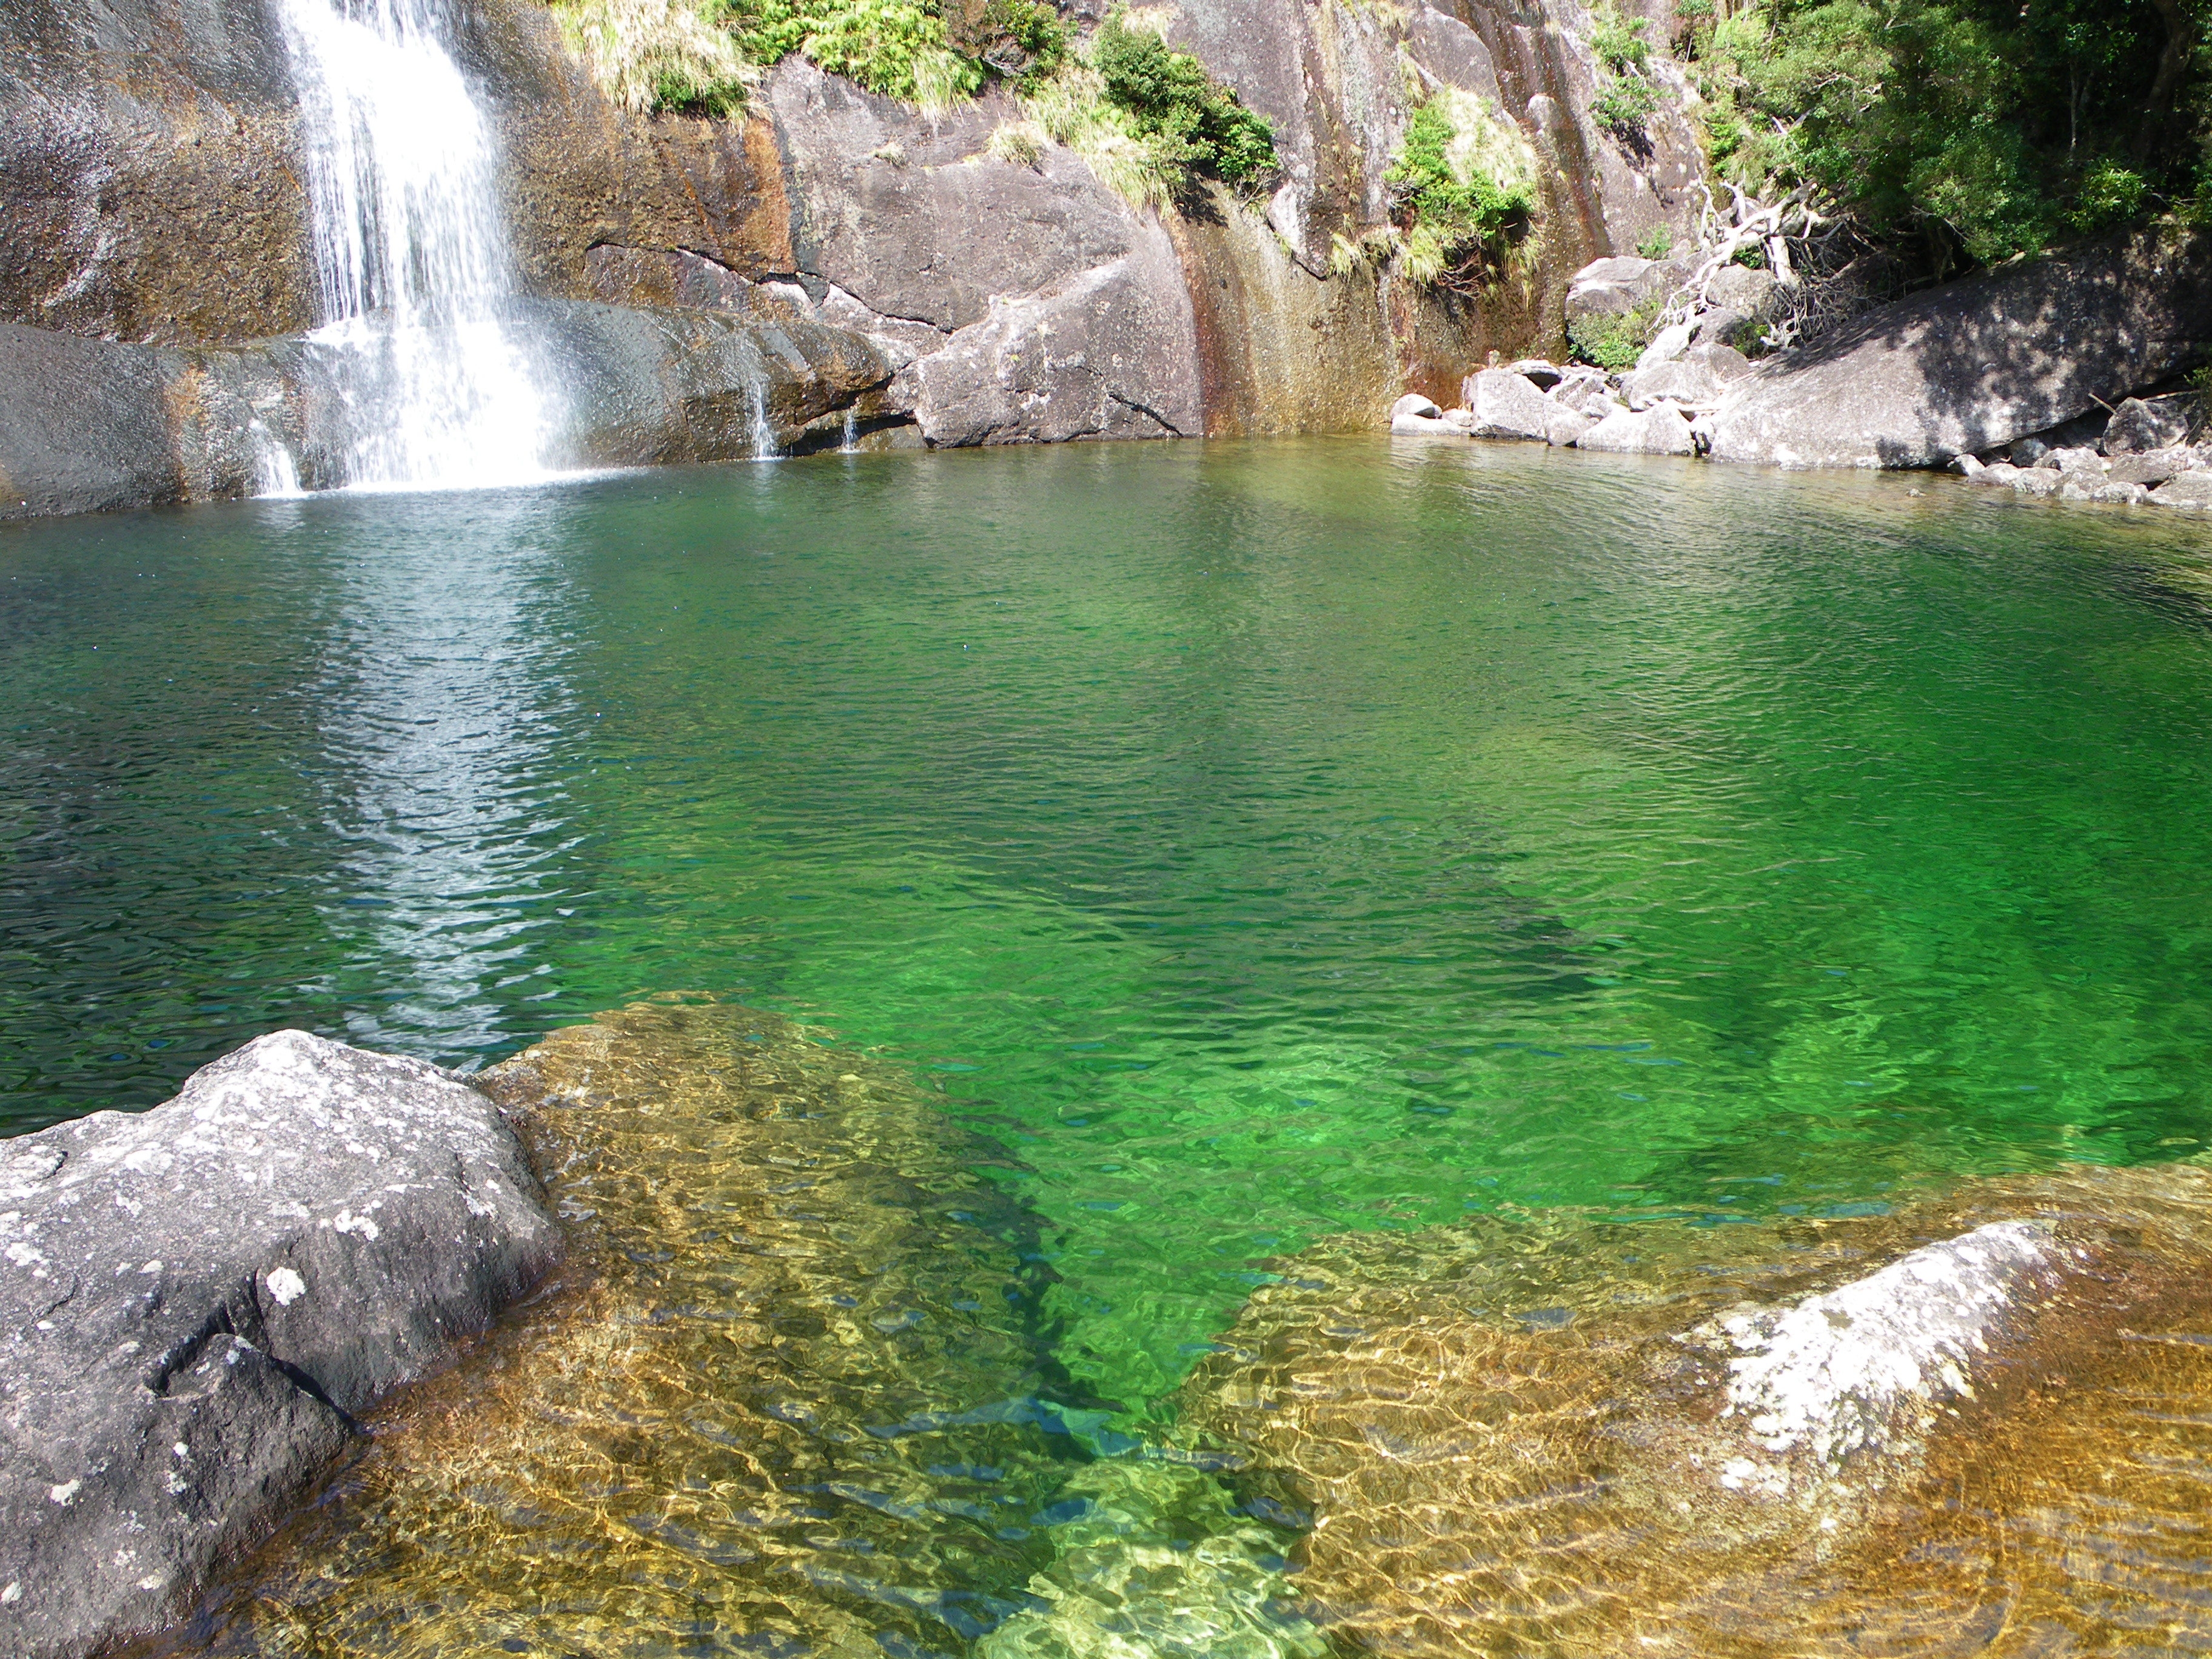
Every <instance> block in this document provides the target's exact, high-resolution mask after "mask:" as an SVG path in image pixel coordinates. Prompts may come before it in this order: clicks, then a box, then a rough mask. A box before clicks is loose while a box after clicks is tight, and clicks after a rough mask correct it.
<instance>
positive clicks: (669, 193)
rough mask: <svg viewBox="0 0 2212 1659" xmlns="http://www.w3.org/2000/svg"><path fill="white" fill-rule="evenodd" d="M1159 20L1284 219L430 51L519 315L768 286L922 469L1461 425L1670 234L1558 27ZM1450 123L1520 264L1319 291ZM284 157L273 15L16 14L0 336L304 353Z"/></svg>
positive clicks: (1358, 16) (1085, 170)
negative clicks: (13, 330) (1433, 130)
mask: <svg viewBox="0 0 2212 1659" xmlns="http://www.w3.org/2000/svg"><path fill="white" fill-rule="evenodd" d="M1169 11H1170V13H1171V15H1170V18H1169V20H1168V21H1167V23H1166V32H1167V34H1168V38H1169V40H1170V43H1171V44H1173V45H1175V46H1178V47H1181V48H1183V49H1187V50H1189V51H1192V52H1195V53H1197V54H1198V55H1199V56H1200V58H1203V59H1204V60H1205V61H1206V64H1208V66H1209V68H1210V69H1211V70H1212V72H1213V73H1214V74H1215V75H1216V76H1218V77H1219V78H1221V79H1222V80H1223V81H1225V82H1227V83H1229V84H1230V85H1231V86H1232V87H1234V88H1235V89H1236V90H1237V93H1238V94H1239V95H1240V96H1241V97H1242V98H1243V100H1244V101H1245V102H1246V103H1247V104H1248V105H1249V106H1251V107H1253V108H1255V109H1256V110H1258V111H1259V112H1261V113H1262V114H1263V115H1265V116H1266V117H1267V118H1268V119H1269V120H1270V121H1271V122H1272V123H1273V125H1274V128H1275V132H1276V144H1277V149H1278V152H1279V155H1280V156H1281V157H1282V160H1283V164H1284V167H1283V173H1282V176H1281V179H1280V182H1279V188H1277V189H1276V190H1275V191H1274V193H1273V196H1272V197H1269V198H1267V199H1265V200H1262V201H1255V202H1249V203H1248V202H1241V201H1239V200H1237V199H1236V198H1234V197H1232V196H1231V195H1230V194H1229V193H1228V192H1226V191H1222V190H1220V189H1218V188H1214V189H1212V190H1210V191H1208V192H1207V193H1206V195H1205V196H1204V197H1202V198H1200V199H1199V200H1197V201H1194V202H1193V203H1190V204H1186V206H1185V207H1184V208H1183V209H1182V210H1180V211H1175V212H1170V213H1167V214H1165V215H1160V214H1156V213H1153V212H1151V211H1149V210H1147V211H1141V212H1140V211H1138V210H1132V209H1131V208H1130V207H1128V206H1127V204H1124V203H1123V202H1121V200H1120V199H1119V198H1117V197H1115V196H1114V195H1113V194H1111V193H1110V192H1109V191H1108V190H1107V189H1106V188H1105V187H1104V186H1103V185H1101V184H1100V182H1099V181H1098V180H1097V179H1096V178H1095V177H1093V176H1092V174H1091V171H1090V169H1089V167H1087V166H1086V165H1085V163H1084V162H1083V161H1082V160H1081V159H1080V158H1079V157H1078V156H1077V155H1074V154H1073V153H1072V152H1069V151H1066V150H1064V149H1059V148H1057V147H1049V148H1048V149H1047V150H1046V152H1045V153H1044V155H1042V157H1041V158H1040V159H1039V160H1038V161H1037V162H1036V164H1035V165H1034V166H1030V167H1021V166H1017V165H1013V164H1010V163H1008V162H1006V161H1000V160H997V159H994V158H993V157H991V156H989V155H987V154H986V153H985V146H986V143H987V139H988V137H989V135H990V134H991V132H992V131H993V130H994V127H995V126H996V125H998V124H999V123H1000V122H1001V121H1005V120H1008V119H1014V118H1018V117H1019V111H1018V109H1017V108H1016V107H1015V106H1014V105H1013V103H1012V100H1010V99H1009V98H1007V97H1006V94H1003V93H1000V92H994V93H992V94H988V95H987V96H986V97H984V98H983V99H981V100H978V101H977V102H976V103H975V104H974V105H972V106H968V107H966V108H963V109H961V110H957V111H955V112H953V113H952V114H951V115H950V116H947V117H945V118H942V119H940V120H938V121H936V122H930V121H926V120H924V119H923V118H921V117H919V116H917V115H915V113H914V112H912V111H910V110H908V109H906V108H904V107H903V106H899V105H896V104H895V103H892V102H891V101H890V100H884V99H880V98H877V97H874V96H872V95H870V94H866V93H864V92H861V91H860V90H859V89H858V88H854V86H852V85H851V84H850V83H849V82H844V81H842V80H840V79H837V78H836V77H832V76H825V75H823V74H822V73H821V72H820V71H819V70H816V69H815V68H813V66H811V64H805V63H804V62H803V61H799V60H796V59H794V60H792V61H790V62H787V63H786V64H783V65H781V67H779V68H778V69H777V70H775V72H774V73H773V74H772V75H771V76H769V79H768V81H767V82H766V84H765V85H764V87H763V88H762V92H761V94H760V96H759V97H758V99H757V100H756V111H755V112H754V113H753V114H752V115H751V116H750V118H747V119H744V120H743V121H738V120H726V119H715V118H691V117H683V116H675V115H665V114H664V115H656V116H652V117H636V116H632V115H628V114H625V113H623V112H620V111H618V110H617V109H616V108H615V107H614V106H611V104H610V103H609V102H608V101H607V100H605V98H604V97H602V96H601V95H600V94H599V91H598V89H597V88H595V87H594V86H593V85H592V82H590V80H589V79H588V77H587V76H586V75H585V73H584V72H583V70H581V68H580V66H579V65H578V64H576V63H575V62H574V59H573V58H571V57H570V56H569V55H568V52H567V51H566V50H565V48H564V47H563V46H562V42H561V40H560V38H559V35H558V33H557V31H556V27H555V26H554V24H553V22H552V21H551V19H550V16H549V15H547V14H546V13H545V12H544V10H543V9H542V8H541V7H540V6H539V5H538V4H537V3H535V0H457V3H456V5H455V9H454V15H453V25H454V38H453V40H452V41H451V42H450V45H451V47H452V50H453V53H454V56H455V57H456V58H457V59H458V60H459V62H460V64H461V65H462V67H463V69H464V70H465V72H466V73H467V74H468V75H469V76H471V79H472V80H474V81H475V82H476V83H477V86H478V87H479V88H481V89H482V91H483V94H484V96H485V98H486V100H487V101H488V102H489V105H490V106H491V108H492V111H493V113H494V118H495V125H496V126H497V129H498V134H499V139H500V144H501V152H502V165H503V167H504V170H505V175H506V197H507V205H508V210H509V214H510V218H511V223H510V227H509V234H510V240H511V242H512V245H513V249H514V254H515V258H516V260H517V262H518V264H519V265H520V273H521V279H522V283H523V286H524V287H525V289H526V290H528V291H529V292H532V293H534V294H535V295H538V296H541V297H544V298H547V299H554V300H569V301H599V302H609V303H613V304H616V305H618V306H639V305H643V306H653V307H669V306H677V307H693V308H702V309H708V310H724V311H734V312H737V313H740V314H743V313H745V312H746V311H747V310H748V309H749V308H750V307H754V305H755V302H756V301H757V298H758V297H759V295H760V293H761V290H759V289H757V287H756V286H755V285H757V284H761V283H770V284H774V287H773V288H772V289H769V290H768V291H769V292H770V293H772V294H773V295H775V298H776V301H777V303H778V304H779V305H781V306H784V307H791V308H793V310H794V311H795V312H796V313H799V315H800V317H801V319H802V320H803V321H805V323H807V324H808V325H818V326H821V327H827V328H833V329H843V330H847V331H852V332H854V333H856V334H859V335H860V336H863V337H865V338H866V342H867V343H868V346H869V347H870V348H871V349H874V350H877V351H878V352H880V353H881V354H882V356H883V357H884V361H885V363H886V365H887V366H888V368H892V369H896V370H897V371H898V374H897V377H896V380H892V381H891V382H890V384H889V386H879V387H873V388H870V389H868V390H867V391H866V393H865V394H863V393H860V392H853V391H851V390H849V389H848V391H846V392H842V393H840V394H839V395H840V396H842V397H846V398H850V397H854V396H861V395H865V396H866V399H867V402H866V409H865V410H864V411H863V412H864V413H865V415H866V417H867V424H869V425H870V426H872V427H875V428H883V427H885V426H896V425H899V424H902V423H904V424H907V425H909V426H910V427H911V428H912V430H913V432H914V433H915V434H916V435H919V437H920V438H921V439H922V440H924V441H928V442H930V443H933V444H960V443H975V442H1006V441H1056V440H1060V439H1066V438H1074V437H1104V436H1157V435H1170V434H1197V433H1244V432H1264V431H1282V430H1297V429H1307V430H1312V429H1331V428H1350V427H1358V426H1364V425H1367V424H1370V423H1371V422H1374V420H1375V419H1376V412H1377V411H1378V410H1382V409H1383V408H1386V407H1387V406H1388V404H1389V402H1390V401H1391V399H1392V398H1394V397H1395V396H1396V395H1397V394H1398V393H1399V392H1401V391H1404V390H1406V389H1408V388H1412V389H1416V390H1422V391H1425V392H1430V393H1431V395H1434V396H1437V397H1439V398H1447V400H1449V394H1451V393H1453V392H1455V390H1456V388H1457V386H1458V382H1459V380H1460V378H1461V377H1462V375H1463V374H1465V373H1466V372H1467V371H1468V369H1469V368H1471V367H1473V366H1475V365H1477V364H1479V363H1480V362H1483V361H1484V360H1485V359H1486V357H1487V356H1488V354H1489V353H1491V352H1492V351H1496V352H1498V353H1500V354H1501V355H1504V356H1519V355H1522V354H1524V353H1528V352H1534V351H1542V350H1546V349H1551V348H1553V347H1555V346H1556V345H1557V343H1558V341H1557V329H1558V320H1557V319H1559V314H1560V310H1559V298H1560V295H1561V294H1562V292H1563V291H1564V289H1565V283H1566V278H1567V276H1569V275H1570V274H1571V272H1572V271H1574V270H1576V269H1577V268H1578V267H1579V266H1580V265H1582V264H1584V263H1586V262H1587V261H1588V260H1589V258H1594V257H1596V256H1597V255H1601V254H1603V253H1606V252H1613V251H1616V250H1619V249H1623V248H1626V247H1627V246H1632V244H1633V243H1634V242H1635V241H1636V240H1638V239H1639V238H1640V237H1642V236H1643V235H1644V234H1648V233H1649V232H1650V229H1651V228H1653V227H1655V226H1656V225H1659V224H1662V223H1666V222H1670V221H1673V222H1680V220H1681V219H1682V218H1683V216H1685V214H1686V199H1685V197H1686V187H1687V186H1688V185H1690V184H1691V183H1692V180H1693V179H1694V178H1695V177H1696V174H1697V167H1698V161H1697V149H1696V146H1695V143H1694V141H1693V139H1692V135H1691V132H1690V131H1689V128H1688V126H1687V124H1686V122H1685V121H1684V119H1683V118H1681V116H1680V113H1679V112H1677V111H1675V110H1674V109H1672V108H1671V107H1670V108H1668V109H1667V110H1663V111H1662V112H1661V114H1660V115H1659V116H1658V117H1656V118H1655V119H1654V120H1653V122H1652V123H1651V124H1650V138H1649V142H1648V143H1645V144H1644V145H1642V146H1640V147H1639V150H1640V153H1638V151H1632V150H1631V149H1628V148H1626V147H1625V146H1624V145H1623V144H1621V143H1619V142H1618V141H1616V140H1614V139H1613V138H1612V137H1609V136H1607V134H1606V133H1604V132H1603V131H1601V129H1600V128H1599V127H1598V126H1597V125H1596V124H1595V122H1594V121H1593V120H1592V119H1591V118H1590V116H1589V100H1590V98H1591V96H1592V94H1593V93H1594V90H1595V84H1596V75H1597V71H1596V70H1595V68H1594V66H1593V62H1592V58H1591V55H1590V51H1589V46H1588V44H1587V40H1586V38H1585V37H1586V35H1587V32H1588V19H1587V15H1586V14H1585V13H1583V11H1582V10H1581V9H1580V8H1579V7H1578V6H1577V5H1575V4H1573V3H1572V0H1541V3H1533V4H1530V3H1520V0H1437V3H1428V4H1420V5H1416V6H1413V7H1410V8H1406V9H1400V8H1395V7H1388V8H1386V7H1379V6H1370V5H1364V4H1361V5H1354V4H1346V3H1342V0H1177V3H1176V4H1175V5H1174V6H1172V7H1171V8H1169ZM1441 86H1449V87H1456V88H1463V89H1465V90H1467V91H1470V92H1474V93H1477V94H1480V95H1482V96H1483V97H1485V98H1487V99H1489V100H1492V101H1493V102H1494V103H1495V105H1496V106H1497V107H1498V109H1500V110H1501V111H1502V112H1504V114H1505V115H1506V116H1508V117H1510V119H1511V120H1512V121H1513V122H1514V123H1516V125H1518V126H1519V127H1520V129H1521V131H1522V134H1523V135H1524V137H1526V138H1527V139H1528V142H1529V143H1530V144H1531V146H1532V147H1533V148H1534V151H1535V153H1536V155H1537V156H1538V158H1539V163H1540V167H1539V172H1540V179H1539V192H1540V201H1541V205H1540V210H1539V212H1538V214H1537V216H1536V222H1535V224H1534V228H1533V231H1532V234H1531V240H1530V241H1529V242H1528V244H1527V245H1525V246H1524V248H1523V251H1522V254H1521V255H1520V256H1519V257H1517V258H1515V259H1514V260H1512V261H1510V262H1509V263H1508V265H1507V267H1506V268H1505V269H1504V270H1502V271H1501V272H1500V273H1499V274H1498V276H1497V279H1496V280H1495V281H1494V282H1492V283H1487V284H1486V285H1485V286H1483V287H1482V288H1481V289H1480V290H1479V291H1476V292H1474V293H1470V294H1455V293H1450V292H1447V291H1445V290H1443V289H1423V288H1418V287H1415V286H1414V285H1413V284H1411V283H1407V282H1404V281H1402V280H1401V279H1399V278H1397V277H1395V276H1390V275H1388V274H1381V273H1378V272H1377V271H1376V270H1373V269H1372V268H1369V267H1362V268H1360V269H1358V270H1354V271H1352V273H1350V274H1349V275H1332V274H1331V269H1330V261H1329V255H1330V248H1331V246H1332V240H1333V238H1334V237H1335V236H1337V235H1339V234H1342V235H1344V236H1346V237H1349V238H1351V239H1352V240H1358V236H1359V234H1361V233H1362V232H1364V231H1370V230H1373V229H1374V228H1376V227H1379V226H1381V225H1383V224H1384V223H1385V222H1387V220H1388V217H1389V210H1390V202H1389V187H1388V185H1387V184H1386V183H1385V181H1384V177H1383V175H1384V173H1385V171H1386V170H1387V168H1388V167H1389V164H1390V159H1391V156H1392V155H1393V154H1394V152H1395V150H1396V149H1397V147H1398V146H1399V144H1400V143H1401V140H1402V137H1403V134H1404V127H1405V121H1406V117H1407V109H1408V105H1409V100H1410V99H1411V98H1415V97H1418V96H1419V95H1420V94H1422V93H1423V91H1425V90H1431V91H1432V90H1434V89H1435V88H1437V87H1441ZM298 126H299V121H298V100H297V94H295V90H294V88H293V86H292V83H291V81H290V77H289V57H288V53H287V48H286V45H285V40H284V35H283V28H282V26H281V23H280V21H279V18H278V16H277V14H276V0H112V3H108V4H106V5H104V6H102V7H100V8H97V9H88V8H83V7H80V6H77V5H75V4H72V3H68V0H15V3H13V4H11V5H9V7H8V8H7V9H6V11H5V13H4V14H0V323H12V324H17V325H26V326H27V327H30V328H35V329H42V330H55V331H62V332H64V333H67V334H70V335H75V336H79V337H87V338H92V339H100V340H106V341H114V342H120V343H131V344H137V345H157V346H165V347H186V348H197V347H205V346H210V345H216V344H225V343H238V342H242V341H247V340H258V339H264V338H267V337H274V336H280V335H292V334H297V333H299V332H301V331H304V330H306V329H307V328H309V327H312V326H313V325H314V324H315V323H316V322H317V321H318V320H319V289H318V281H317V277H316V274H315V270H314V267H313V257H312V253H311V250H310V247H309V240H310V238H309V231H308V213H307V200H306V192H305V189H304V185H303V178H302V175H303V173H304V170H305V169H304V166H303V163H302V159H301V149H300V143H299V131H298ZM787 320H788V319H787ZM848 386H849V381H848ZM264 401H265V400H264ZM141 436H142V438H143V435H141ZM63 441H64V442H66V441H67V437H66V435H63ZM659 448H665V446H659ZM595 453H599V452H597V451H595ZM652 453H658V449H657V447H656V446H655V445H654V444H653V443H652V442H645V443H643V444H642V447H641V454H640V456H639V457H638V459H648V458H649V456H650V455H651V454H652ZM26 465H29V463H27V461H26V460H25V459H23V458H21V457H14V458H11V457H9V456H5V455H0V471H7V472H8V473H9V476H10V477H14V478H15V495H16V500H15V501H10V502H9V503H8V507H9V509H13V510H15V511H18V512H22V511H29V510H31V508H30V507H29V505H28V502H29V500H30V498H31V497H33V495H37V494H38V491H37V489H35V488H34V486H35V485H37V484H38V483H40V482H42V481H41V480H40V478H37V477H29V478H26V477H17V476H16V475H17V474H20V473H21V472H22V471H24V469H25V467H26ZM183 471H191V469H189V468H186V469H184V470H183ZM233 471H235V469H233ZM204 472H205V470H204V469H203V470H202V474H203V476H204ZM179 478H180V479H181V478H182V473H181V472H180V473H179ZM205 488H206V486H205V485H204V483H194V482H191V481H189V480H185V481H181V482H178V483H175V485H174V487H173V488H168V489H164V488H163V487H161V486H159V485H158V484H156V485H154V486H149V487H147V488H143V489H136V490H135V491H125V492H124V494H123V495H119V496H117V497H116V498H115V499H116V500H118V501H121V500H126V499H127V500H137V499H154V500H159V499H178V498H185V497H190V496H192V495H198V494H201V493H203V491H204V489H205ZM50 499H51V500H52V501H54V502H55V503H56V504H57V505H58V507H60V508H61V509H62V510H66V509H67V507H68V504H69V498H68V494H67V492H62V494H61V495H51V493H50ZM19 503H20V505H19ZM94 504H95V503H94V502H92V501H83V502H81V503H79V505H83V506H89V505H94ZM49 510H54V509H53V508H51V507H50V508H49Z"/></svg>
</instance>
